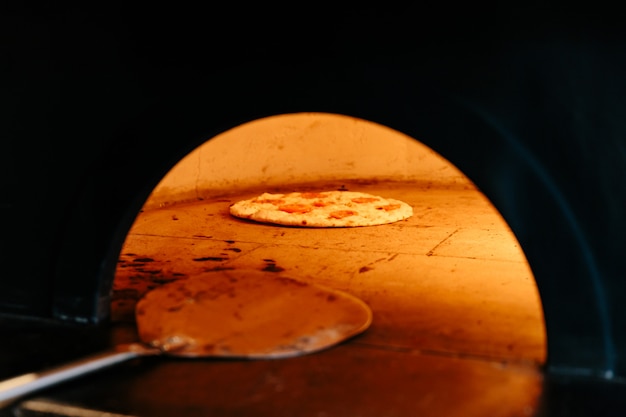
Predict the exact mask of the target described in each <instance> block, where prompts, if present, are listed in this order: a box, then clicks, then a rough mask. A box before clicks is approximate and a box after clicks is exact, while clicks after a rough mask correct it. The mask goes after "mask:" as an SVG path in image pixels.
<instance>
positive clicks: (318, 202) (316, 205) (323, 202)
mask: <svg viewBox="0 0 626 417" xmlns="http://www.w3.org/2000/svg"><path fill="white" fill-rule="evenodd" d="M328 204H329V203H326V202H325V201H321V200H320V201H316V202H314V203H313V205H314V206H315V207H326V206H327V205H328Z"/></svg>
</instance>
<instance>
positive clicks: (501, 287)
mask: <svg viewBox="0 0 626 417" xmlns="http://www.w3.org/2000/svg"><path fill="white" fill-rule="evenodd" d="M337 187H341V188H342V189H344V188H346V189H350V190H353V191H365V192H371V193H373V194H378V195H382V196H385V197H391V198H398V199H401V200H406V199H410V200H411V202H412V204H413V207H414V216H413V219H409V220H410V222H409V221H407V222H400V223H398V224H392V225H388V226H385V227H372V228H369V229H368V228H357V229H336V230H330V231H322V233H321V234H320V231H319V230H312V229H309V230H297V231H296V230H292V229H282V230H281V234H280V237H277V236H276V235H269V236H268V235H267V230H268V228H262V227H257V226H255V225H250V224H248V223H242V222H239V221H237V220H233V219H232V218H231V217H230V216H229V215H228V213H227V208H228V206H229V205H230V204H232V203H233V202H235V201H236V200H237V199H238V198H244V196H245V197H248V196H250V195H251V193H252V194H254V193H256V192H259V193H260V192H263V191H275V192H280V191H282V192H286V191H288V190H290V189H291V190H298V189H316V190H322V189H324V190H326V189H336V188H337ZM385 230H391V231H392V232H391V233H390V234H386V233H385ZM305 234H306V235H308V236H309V237H308V238H307V239H308V240H305V241H303V240H302V236H304V235H305ZM364 242H365V244H364ZM222 268H238V269H239V268H242V269H247V268H250V269H261V270H266V271H275V272H281V273H283V274H285V275H287V276H291V277H293V278H301V279H305V280H311V281H313V282H318V283H321V284H325V285H328V286H332V287H335V288H337V289H342V290H345V291H348V292H350V293H352V294H354V295H356V296H359V297H361V298H362V299H364V300H365V301H366V302H368V303H369V304H370V306H371V307H372V309H373V312H374V316H375V317H377V318H378V319H377V320H376V321H375V323H376V324H375V326H374V327H373V328H372V329H370V330H369V331H368V333H367V335H366V336H364V337H363V338H360V339H359V340H360V343H365V344H366V345H369V346H375V347H379V348H382V349H405V350H415V351H423V352H431V353H435V354H440V355H457V356H461V357H474V358H484V359H487V360H494V361H505V362H518V363H526V364H529V363H530V364H535V365H539V366H541V365H543V364H544V363H545V360H546V340H545V329H544V321H543V311H542V306H541V302H540V298H539V294H538V292H537V287H536V285H535V281H534V278H533V274H532V271H531V269H530V267H529V265H528V262H527V261H526V259H525V256H524V253H523V252H522V250H521V247H520V246H519V244H518V242H517V240H516V238H515V236H514V234H513V233H512V232H511V230H510V229H509V227H508V225H507V224H506V222H505V221H504V219H503V218H502V217H501V216H500V214H499V213H498V211H497V210H496V208H495V207H494V206H493V205H492V204H491V203H490V202H489V200H488V199H487V198H486V197H485V195H484V194H483V193H482V192H481V191H480V190H479V189H478V188H477V187H476V186H475V184H474V183H472V181H471V180H470V179H469V178H468V177H467V176H465V175H464V174H463V173H462V172H461V171H460V170H458V169H457V168H456V167H455V166H454V165H452V164H451V163H450V162H449V161H447V160H446V159H444V158H443V157H442V156H441V155H439V154H438V153H437V152H435V151H434V150H433V149H431V148H429V147H428V146H426V145H424V144H423V143H422V142H420V141H418V140H416V139H413V138H411V137H409V136H407V135H405V134H402V133H400V132H399V131H396V130H393V129H391V128H388V127H385V126H383V125H380V124H377V123H374V122H369V121H367V120H365V119H360V118H356V117H350V116H344V115H340V114H333V113H291V114H280V115H275V116H271V117H265V118H260V119H256V120H253V121H250V122H247V123H244V124H241V125H239V126H237V127H234V128H232V129H229V130H226V131H225V132H223V133H221V134H218V135H217V136H215V137H213V138H211V139H209V140H207V141H206V142H205V143H203V144H200V145H199V146H198V147H197V148H195V149H194V150H193V151H191V152H190V153H188V154H187V155H186V156H185V157H184V158H182V159H181V160H180V162H178V163H177V164H176V165H175V166H173V167H172V169H171V170H169V172H168V173H167V174H166V175H165V177H164V178H163V179H162V180H161V181H160V182H159V183H158V184H157V185H156V187H155V188H154V189H153V191H152V193H151V194H150V197H149V198H148V199H147V200H146V201H145V204H144V206H143V209H142V211H141V213H140V214H139V215H138V217H137V219H136V220H135V224H134V226H133V227H132V228H131V230H130V233H129V234H128V236H127V238H126V242H125V244H124V246H123V248H122V251H121V256H120V263H119V264H118V268H117V272H116V277H115V281H114V286H113V288H114V292H113V308H112V311H113V320H129V319H132V311H133V308H134V300H136V298H137V297H139V296H141V295H142V294H143V293H145V292H146V291H149V290H150V289H151V288H154V287H155V286H157V285H160V284H162V283H164V282H168V281H171V280H175V279H180V278H185V277H187V276H191V275H193V274H194V273H201V272H204V271H210V270H219V269H222ZM129 294H130V295H131V296H130V297H129Z"/></svg>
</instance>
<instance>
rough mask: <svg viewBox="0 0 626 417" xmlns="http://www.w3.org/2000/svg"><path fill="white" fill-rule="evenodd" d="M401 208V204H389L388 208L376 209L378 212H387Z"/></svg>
mask: <svg viewBox="0 0 626 417" xmlns="http://www.w3.org/2000/svg"><path fill="white" fill-rule="evenodd" d="M399 208H400V204H387V205H386V206H380V207H376V209H377V210H385V211H393V210H398V209H399Z"/></svg>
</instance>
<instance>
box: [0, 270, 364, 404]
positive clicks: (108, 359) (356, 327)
mask: <svg viewBox="0 0 626 417" xmlns="http://www.w3.org/2000/svg"><path fill="white" fill-rule="evenodd" d="M135 316H136V322H137V330H138V334H139V339H140V340H141V342H138V343H131V344H127V345H120V346H117V347H115V348H114V349H112V350H110V351H106V352H102V353H99V354H96V355H92V356H89V357H86V358H83V359H80V360H77V361H75V362H72V363H68V364H66V365H62V366H59V367H57V368H53V369H50V370H45V371H42V372H35V373H29V374H25V375H21V376H17V377H14V378H11V379H8V380H5V381H3V382H0V407H1V406H3V405H7V404H8V403H9V402H12V401H13V400H15V399H17V398H19V397H22V396H24V395H27V394H30V393H33V392H35V391H38V390H40V389H43V388H46V387H49V386H52V385H55V384H58V383H61V382H64V381H67V380H69V379H72V378H75V377H79V376H82V375H85V374H87V373H90V372H94V371H97V370H100V369H104V368H107V367H109V366H113V365H116V364H119V363H122V362H125V361H128V360H130V359H134V358H138V357H142V356H156V355H165V356H174V357H188V358H211V357H212V358H232V359H245V360H254V359H278V358H287V357H293V356H299V355H304V354H308V353H313V352H317V351H320V350H323V349H326V348H329V347H331V346H333V345H336V344H338V343H340V342H342V341H344V340H346V339H348V338H350V337H352V336H355V335H357V334H359V333H361V332H363V331H365V330H366V329H367V328H368V327H369V325H370V324H371V321H372V313H371V310H370V308H369V307H368V306H367V304H365V303H364V302H363V301H361V300H360V299H358V298H356V297H354V296H352V295H350V294H347V293H345V292H342V291H338V290H334V289H330V288H326V287H323V286H319V285H315V284H311V283H306V282H302V281H299V280H295V279H292V278H287V277H284V276H281V275H277V274H275V273H269V272H260V271H244V270H239V271H237V270H226V271H219V272H208V273H204V274H200V275H197V276H194V277H192V278H188V279H183V280H179V281H175V282H171V283H169V284H165V285H163V286H161V287H159V288H157V289H155V290H152V291H150V292H149V293H147V294H146V295H145V296H144V297H143V298H142V299H141V300H139V302H138V303H137V306H136V309H135Z"/></svg>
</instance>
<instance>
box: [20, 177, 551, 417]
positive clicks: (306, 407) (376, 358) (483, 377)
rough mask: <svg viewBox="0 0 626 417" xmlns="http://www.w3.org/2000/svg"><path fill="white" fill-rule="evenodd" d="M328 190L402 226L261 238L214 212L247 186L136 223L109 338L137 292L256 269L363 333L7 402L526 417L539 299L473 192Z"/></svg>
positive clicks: (152, 362)
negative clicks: (373, 201)
mask: <svg viewBox="0 0 626 417" xmlns="http://www.w3.org/2000/svg"><path fill="white" fill-rule="evenodd" d="M340 185H347V187H348V189H350V190H353V191H364V192H370V193H374V194H379V195H382V196H386V197H391V198H396V199H401V200H403V201H406V202H407V203H409V204H411V205H412V206H413V207H414V215H413V217H411V218H410V219H408V220H405V221H401V222H398V223H394V224H389V225H383V226H374V227H362V228H340V229H339V228H338V229H305V228H293V227H277V226H270V225H263V224H258V223H254V222H250V221H244V220H240V219H236V218H233V217H231V216H230V215H229V213H228V207H229V205H230V204H232V203H233V202H235V201H237V200H239V199H242V198H248V197H251V196H253V195H256V194H258V193H259V192H258V190H249V191H247V192H243V193H238V194H233V195H224V196H220V197H216V198H214V199H211V200H203V201H198V202H193V203H188V204H179V205H174V206H170V207H163V208H160V209H154V210H149V211H144V212H143V213H141V214H140V216H139V217H138V218H137V220H136V222H135V224H134V226H133V228H132V230H131V232H130V234H129V235H128V238H127V241H126V243H125V245H124V248H123V250H122V253H121V256H120V261H119V265H118V269H117V273H116V278H115V284H114V300H113V309H112V311H113V325H114V328H115V329H116V330H115V332H114V337H113V342H127V341H131V340H135V333H134V329H133V309H134V305H135V302H136V301H137V299H138V298H139V297H141V295H143V294H144V293H145V292H146V291H149V290H150V289H152V288H155V287H157V286H159V285H162V284H163V283H166V282H169V281H172V280H176V279H183V278H185V277H189V276H192V275H194V274H198V273H204V272H207V271H214V270H220V269H224V268H235V269H252V270H263V271H267V272H268V273H276V274H283V275H285V276H290V277H293V278H297V279H301V280H305V281H311V282H316V283H321V284H324V285H326V286H329V287H333V288H337V289H340V290H344V291H346V292H349V293H351V294H353V295H355V296H357V297H359V298H361V299H362V300H364V301H365V302H366V303H367V304H368V305H369V306H370V307H371V309H372V311H373V314H374V320H373V323H372V325H371V327H370V328H369V329H368V330H367V331H366V332H365V333H364V334H362V335H359V336H357V337H355V338H353V339H351V340H349V341H347V342H345V343H343V344H341V345H339V346H336V347H333V348H330V349H328V350H325V351H322V352H318V353H314V354H311V355H305V356H300V357H296V358H290V359H281V360H261V361H249V362H246V361H234V360H216V359H210V360H208V359H203V360H181V359H172V358H149V359H144V360H141V361H138V362H134V363H129V364H126V365H123V366H118V367H117V368H116V369H112V370H107V371H104V372H101V373H98V374H96V375H92V376H90V377H88V378H87V379H86V381H88V383H85V380H79V381H74V382H70V383H67V384H65V385H63V386H62V387H57V388H54V389H52V390H50V391H49V392H50V393H51V394H52V395H47V396H43V397H36V398H34V399H31V400H29V401H26V402H25V403H23V405H22V411H23V412H32V413H36V412H37V410H36V409H37V407H40V408H41V407H43V409H46V407H48V408H47V409H48V411H51V410H52V408H54V407H60V408H58V410H62V409H63V407H66V409H67V410H70V409H72V407H78V408H80V409H89V410H101V411H106V412H108V413H117V414H120V415H133V416H154V417H158V416H172V415H185V416H205V415H215V416H221V415H224V416H226V415H228V416H232V415H245V416H249V415H255V416H302V417H308V416H311V417H313V416H315V417H331V416H378V417H380V416H389V417H393V416H416V415H423V416H429V415H432V416H463V417H469V416H531V415H536V414H537V415H538V413H539V410H540V409H541V407H542V402H543V400H542V390H543V388H542V387H543V384H544V379H545V378H544V376H543V373H542V371H541V365H542V364H543V363H544V361H545V355H546V341H545V334H544V326H543V317H542V310H541V305H540V299H539V296H538V293H537V289H536V286H535V283H534V279H533V276H532V273H531V271H530V269H529V267H528V265H527V263H526V261H525V258H524V255H523V253H522V251H521V249H520V247H519V246H518V244H517V241H516V240H515V238H514V236H513V235H512V233H511V232H510V230H509V229H508V227H507V225H506V223H505V222H504V221H503V220H502V219H501V218H500V216H499V214H498V213H497V212H496V211H495V209H494V208H493V207H492V206H491V205H490V203H489V202H488V201H487V200H486V199H485V198H484V196H483V195H482V194H481V193H479V192H478V191H476V190H475V189H473V188H472V187H470V186H468V187H460V186H459V187H457V188H436V187H432V186H429V185H424V184H422V185H420V184H413V183H399V182H398V183H396V182H394V183H389V182H384V183H382V182H381V183H375V182H373V183H372V182H370V183H368V182H355V183H345V182H344V183H343V184H330V183H329V184H317V189H320V188H324V189H336V188H338V187H339V186H340ZM304 188H308V187H303V189H304ZM263 191H268V190H263ZM269 191H278V190H269ZM289 191H291V189H290V190H289ZM70 405H71V406H70ZM51 407H52V408H51ZM67 407H69V408H67ZM68 412H69V411H68ZM57 413H58V414H60V415H63V412H62V411H57ZM117 414H114V415H117ZM25 415H27V414H25ZM32 415H37V414H32ZM94 415H95V414H94Z"/></svg>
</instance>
